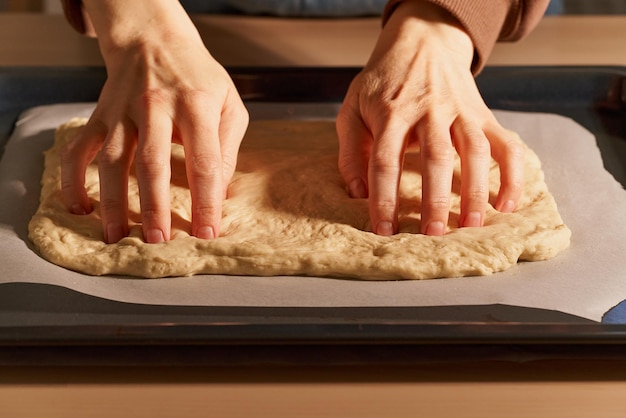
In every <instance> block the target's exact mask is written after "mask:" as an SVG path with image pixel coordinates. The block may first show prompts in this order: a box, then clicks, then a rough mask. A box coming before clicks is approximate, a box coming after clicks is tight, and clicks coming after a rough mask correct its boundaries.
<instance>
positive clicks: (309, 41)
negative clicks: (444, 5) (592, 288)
mask: <svg viewBox="0 0 626 418" xmlns="http://www.w3.org/2000/svg"><path fill="white" fill-rule="evenodd" d="M196 22H197V25H198V27H199V30H200V32H201V33H202V35H203V37H204V38H205V40H206V43H207V45H208V46H209V49H210V50H211V51H212V52H213V54H214V55H215V56H216V57H217V58H218V59H219V60H221V62H222V63H223V64H225V65H305V66H306V65H312V66H317V65H321V66H324V65H330V66H343V65H349V66H352V65H357V66H358V65H363V63H365V61H366V60H367V57H368V55H369V52H370V50H371V48H372V46H373V43H374V41H375V39H376V36H377V33H378V30H379V22H378V20H377V19H362V20H361V19H359V20H339V21H332V22H325V21H320V20H297V21H289V20H280V19H270V18H255V19H251V18H218V17H207V16H204V17H197V18H196ZM625 45H626V17H573V16H572V17H550V18H546V19H544V21H543V22H542V23H541V24H540V26H539V28H538V29H537V30H536V31H535V32H534V33H533V34H532V35H531V36H530V37H529V38H527V39H526V40H524V41H522V42H519V43H517V44H503V45H499V46H498V47H497V48H496V50H495V51H494V54H493V56H492V58H491V60H490V62H489V63H490V64H492V65H533V64H540V65H558V64H567V65H575V64H587V65H594V64H603V65H604V64H611V65H626V46H625ZM101 63H102V61H101V59H100V56H99V53H98V50H97V44H96V42H95V41H94V40H90V39H85V38H83V37H81V36H79V35H77V34H75V33H74V32H72V30H71V29H70V28H69V27H68V26H67V25H66V24H65V22H64V21H63V19H62V18H60V17H44V16H38V15H26V14H12V15H0V65H4V66H7V65H10V66H19V65H26V66H49V65H67V66H80V65H101ZM0 360H5V361H9V360H10V359H0ZM625 410H626V362H625V361H615V360H575V359H574V360H563V361H550V360H544V361H533V360H532V359H530V360H526V361H522V362H518V361H495V360H494V361H493V362H484V363H481V364H476V363H471V362H470V363H463V362H455V363H446V362H444V363H435V364H430V365H422V366H419V365H418V366H412V367H410V368H404V367H389V368H382V369H381V368H380V367H371V368H370V367H361V368H357V369H355V368H346V367H336V368H333V367H326V368H297V367H295V368H292V369H289V370H288V371H287V372H285V370H283V369H279V368H273V367H271V366H265V367H261V368H256V369H250V368H246V367H237V368H212V369H211V368H205V369H180V368H158V367H154V368H119V369H117V368H104V369H103V368H93V367H84V368H63V367H59V368H50V367H48V368H39V367H0V417H7V418H22V417H24V418H32V417H51V418H56V417H59V418H61V417H63V418H67V417H81V418H88V417H125V416H132V417H135V418H142V417H150V418H160V417H174V416H175V417H187V418H189V417H246V416H254V417H345V418H348V417H359V418H366V417H418V416H423V417H448V416H459V417H485V416H488V417H490V416H494V417H509V418H515V417H552V418H554V417H568V418H576V417H603V418H610V417H618V416H619V417H621V416H623V414H624V411H625Z"/></svg>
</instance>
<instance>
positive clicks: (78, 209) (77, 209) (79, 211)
mask: <svg viewBox="0 0 626 418" xmlns="http://www.w3.org/2000/svg"><path fill="white" fill-rule="evenodd" d="M70 210H71V212H72V213H73V214H74V215H87V211H86V210H85V208H83V207H82V206H81V205H79V204H78V203H76V204H73V205H72V207H71V208H70Z"/></svg>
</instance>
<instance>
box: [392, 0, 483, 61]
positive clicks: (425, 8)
mask: <svg viewBox="0 0 626 418" xmlns="http://www.w3.org/2000/svg"><path fill="white" fill-rule="evenodd" d="M385 32H387V34H385ZM382 36H388V37H390V38H391V39H392V41H393V42H409V43H413V44H414V45H420V46H423V44H424V43H428V44H434V43H437V44H439V46H440V47H443V48H445V52H444V53H450V52H452V53H454V54H455V55H456V56H457V57H459V59H462V60H464V61H465V62H466V63H467V65H468V68H470V66H471V64H472V61H473V59H474V44H473V42H472V39H471V37H470V36H469V34H468V33H467V31H466V30H465V28H464V27H463V26H462V25H461V24H460V22H459V21H458V19H457V18H456V17H455V16H454V15H452V14H451V13H450V12H449V11H448V10H446V9H444V8H443V7H441V6H438V5H436V4H434V3H432V2H430V1H426V0H405V1H402V2H400V3H399V4H398V5H397V6H396V7H395V8H394V9H393V11H392V12H391V14H390V16H389V18H388V20H387V22H386V24H385V27H384V29H383V35H382Z"/></svg>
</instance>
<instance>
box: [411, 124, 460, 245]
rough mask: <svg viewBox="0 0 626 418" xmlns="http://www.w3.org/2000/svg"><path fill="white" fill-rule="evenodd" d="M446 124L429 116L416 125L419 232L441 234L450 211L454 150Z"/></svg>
mask: <svg viewBox="0 0 626 418" xmlns="http://www.w3.org/2000/svg"><path fill="white" fill-rule="evenodd" d="M448 126H449V125H448V124H442V123H438V122H437V121H434V120H430V121H428V120H427V121H424V122H423V123H422V124H420V125H418V128H417V130H418V132H417V135H418V138H419V142H420V149H421V152H420V158H421V162H422V224H421V232H422V233H423V234H426V235H433V236H441V235H444V234H445V232H446V226H447V225H448V217H449V215H450V193H451V190H452V173H453V171H454V155H455V150H454V147H453V146H452V139H451V137H450V131H449V129H448Z"/></svg>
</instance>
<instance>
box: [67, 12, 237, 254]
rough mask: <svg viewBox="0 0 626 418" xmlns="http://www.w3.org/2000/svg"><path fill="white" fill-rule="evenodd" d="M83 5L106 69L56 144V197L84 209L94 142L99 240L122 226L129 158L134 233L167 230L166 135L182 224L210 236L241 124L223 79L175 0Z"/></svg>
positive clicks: (152, 236) (123, 230) (155, 235)
mask: <svg viewBox="0 0 626 418" xmlns="http://www.w3.org/2000/svg"><path fill="white" fill-rule="evenodd" d="M148 4H149V5H150V7H147V6H146V5H148ZM85 5H86V7H87V9H88V11H89V13H90V15H91V19H92V21H93V22H94V27H95V29H96V33H98V36H99V42H100V47H101V51H102V54H103V57H104V60H105V64H106V68H107V73H108V79H107V81H106V83H105V85H104V87H103V89H102V93H101V95H100V98H99V100H98V104H97V106H96V109H95V111H94V113H93V115H92V116H91V118H90V120H89V122H88V123H87V125H86V126H85V128H84V129H83V131H82V133H80V134H79V135H78V137H77V138H76V139H75V141H73V142H71V143H70V144H69V145H68V146H67V147H66V148H65V149H64V152H63V154H62V167H61V169H62V183H63V187H62V188H63V197H64V199H65V202H66V204H67V205H68V207H69V208H70V210H71V211H72V212H73V213H75V214H84V213H89V212H90V211H91V210H92V208H91V205H90V202H89V199H88V197H87V194H86V191H85V187H84V181H85V170H86V167H87V165H88V164H89V163H90V162H91V161H92V160H93V159H94V158H95V156H96V154H98V152H99V153H100V154H99V157H98V168H99V175H100V199H101V206H100V211H101V217H102V226H103V230H104V237H105V241H106V242H108V243H113V242H117V241H119V240H120V239H121V238H123V237H125V236H126V235H127V234H128V187H127V184H128V177H129V171H130V167H131V165H132V164H133V162H134V164H135V171H136V175H137V181H138V184H139V194H140V203H141V218H142V223H143V234H144V239H145V241H146V242H149V243H158V242H163V241H167V240H169V239H170V230H171V213H170V199H169V182H170V150H171V142H172V141H175V142H179V143H182V144H183V146H184V149H185V155H186V172H187V178H188V181H189V187H190V192H191V197H192V230H191V233H192V235H195V236H197V237H199V238H206V239H211V238H215V237H217V236H219V232H220V230H219V227H220V220H221V208H222V201H223V199H224V197H225V194H226V189H227V186H228V183H229V181H230V179H231V178H232V175H233V173H234V170H235V165H236V159H237V153H238V150H239V145H240V143H241V140H242V138H243V134H244V132H245V130H246V128H247V124H248V113H247V111H246V109H245V107H244V105H243V103H242V101H241V99H240V97H239V95H238V93H237V91H236V89H235V87H234V85H233V83H232V80H231V79H230V77H229V75H228V74H227V73H226V71H225V70H224V68H223V67H222V66H221V65H219V64H218V63H217V61H215V59H214V58H213V57H212V56H211V55H210V53H209V52H208V51H207V50H206V48H205V47H204V45H203V43H202V40H201V39H200V36H199V34H198V33H197V31H196V30H195V28H194V27H193V24H192V23H191V21H190V20H189V18H188V17H187V15H186V14H185V12H184V10H183V9H182V8H181V7H180V5H178V2H171V1H160V0H159V1H151V2H126V1H125V0H120V1H118V0H114V1H108V2H102V1H93V2H89V1H86V2H85ZM90 7H91V8H90ZM131 9H132V10H131Z"/></svg>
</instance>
